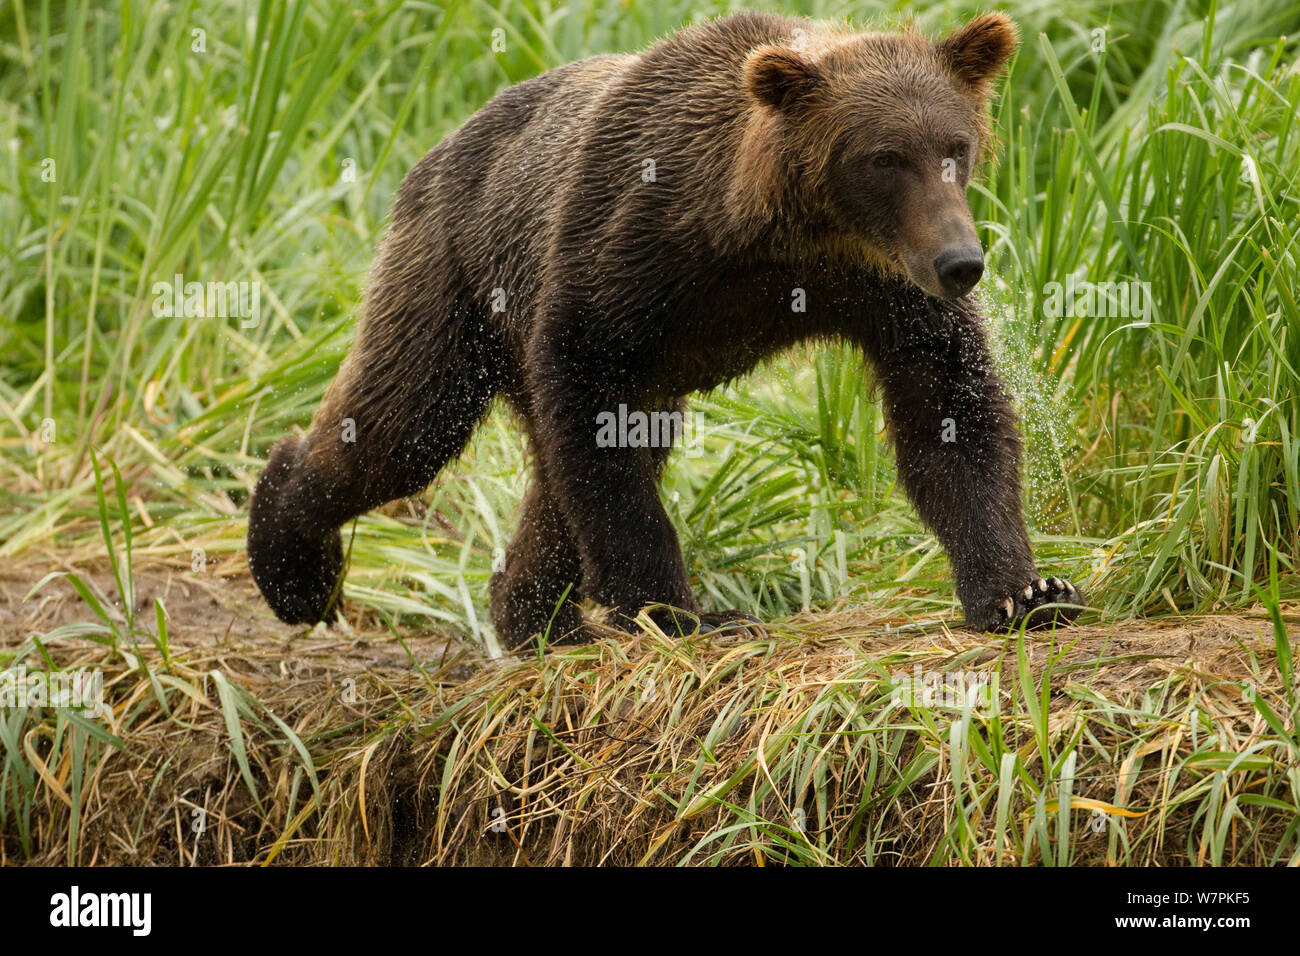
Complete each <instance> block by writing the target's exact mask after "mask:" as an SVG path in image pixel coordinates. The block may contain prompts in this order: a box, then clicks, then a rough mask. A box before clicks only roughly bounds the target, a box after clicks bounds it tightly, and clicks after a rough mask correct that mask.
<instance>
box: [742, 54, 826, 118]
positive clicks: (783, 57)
mask: <svg viewBox="0 0 1300 956" xmlns="http://www.w3.org/2000/svg"><path fill="white" fill-rule="evenodd" d="M821 83H822V73H821V70H820V69H818V67H817V64H815V63H813V62H812V61H811V60H807V59H805V58H804V57H803V56H801V55H800V54H799V53H797V52H795V51H794V50H791V49H789V48H788V47H782V46H761V47H759V48H758V49H757V50H755V51H754V52H753V53H751V54H750V55H749V58H748V59H747V60H745V88H746V89H747V90H749V93H750V95H751V96H753V97H754V98H755V99H756V100H758V101H759V102H760V103H766V104H767V105H768V106H772V107H775V108H776V109H778V110H788V109H790V108H791V107H793V106H795V105H796V104H798V103H801V102H803V101H804V100H806V99H807V98H808V97H809V96H810V95H812V93H813V92H815V91H816V89H817V88H818V87H819V86H821Z"/></svg>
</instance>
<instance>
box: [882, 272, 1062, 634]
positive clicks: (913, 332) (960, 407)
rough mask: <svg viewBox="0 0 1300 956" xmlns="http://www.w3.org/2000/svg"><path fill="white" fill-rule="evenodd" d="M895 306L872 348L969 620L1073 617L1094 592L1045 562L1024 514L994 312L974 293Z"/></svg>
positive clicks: (920, 499) (904, 473) (900, 449)
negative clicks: (989, 326) (1041, 567)
mask: <svg viewBox="0 0 1300 956" xmlns="http://www.w3.org/2000/svg"><path fill="white" fill-rule="evenodd" d="M892 311H893V314H892V315H890V316H888V318H887V319H886V320H885V322H884V323H882V325H881V326H880V327H878V328H877V329H874V330H873V331H872V334H870V335H869V336H868V337H867V341H865V342H864V345H865V346H866V349H867V352H868V355H869V357H870V358H871V359H872V360H873V364H874V365H875V368H876V371H877V377H878V378H879V380H880V383H881V386H882V391H883V400H884V408H885V415H886V419H887V420H888V422H889V426H890V431H891V433H892V434H893V437H894V443H895V446H896V450H897V458H898V474H899V478H900V480H901V482H902V484H903V487H904V488H905V489H906V491H907V493H908V495H909V497H910V498H911V499H912V501H913V503H914V504H915V505H916V509H917V511H918V512H919V514H920V516H921V518H922V520H923V521H925V523H926V524H927V525H929V526H930V527H931V528H932V529H934V531H935V533H936V534H937V535H938V537H939V540H940V542H941V543H942V544H943V546H944V549H945V550H946V551H947V552H948V557H949V560H950V561H951V563H952V566H953V572H954V576H955V578H956V586H957V596H958V597H959V598H960V599H961V602H962V607H963V608H964V609H965V612H966V622H967V624H968V626H970V627H973V628H978V629H980V630H994V629H999V628H1004V627H1018V626H1019V625H1020V624H1021V623H1022V622H1023V623H1026V624H1027V625H1028V626H1030V627H1034V626H1041V625H1044V624H1047V623H1050V622H1051V621H1053V620H1064V621H1068V620H1073V619H1074V618H1075V617H1076V616H1077V615H1078V614H1079V613H1080V611H1082V610H1083V605H1084V599H1083V595H1082V593H1081V592H1080V591H1079V589H1078V588H1076V587H1075V586H1074V585H1073V584H1071V583H1070V582H1069V581H1065V580H1063V579H1061V578H1059V577H1052V576H1050V575H1044V574H1041V573H1040V572H1039V571H1038V569H1037V568H1036V567H1035V565H1034V558H1033V553H1032V551H1031V550H1030V545H1029V535H1028V533H1027V531H1026V528H1025V522H1024V517H1023V513H1022V510H1021V498H1020V451H1021V442H1020V432H1019V430H1018V428H1017V427H1016V422H1017V418H1016V414H1015V411H1014V410H1013V408H1012V405H1011V401H1010V398H1009V396H1008V394H1007V390H1006V387H1005V385H1004V384H1003V383H1002V381H1001V379H1000V378H999V377H998V375H997V372H996V370H995V368H994V364H993V357H992V355H991V354H990V352H989V346H988V341H987V338H986V335H985V332H984V320H983V318H982V317H981V316H980V315H979V313H978V312H977V311H976V310H975V308H974V307H973V306H972V305H971V304H970V302H969V300H965V299H963V300H956V301H946V302H945V301H940V300H937V299H932V298H929V297H920V296H919V295H918V296H915V297H909V298H908V299H906V300H904V301H902V302H899V303H898V304H897V305H896V306H895V308H894V309H893V310H892ZM1045 605H1066V606H1064V607H1051V608H1048V607H1045Z"/></svg>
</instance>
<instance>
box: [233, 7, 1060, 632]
mask: <svg viewBox="0 0 1300 956" xmlns="http://www.w3.org/2000/svg"><path fill="white" fill-rule="evenodd" d="M1016 44H1017V36H1016V30H1015V27H1014V26H1013V25H1012V23H1011V22H1010V21H1009V20H1008V19H1007V18H1006V17H1003V16H1001V15H999V14H990V15H986V16H981V17H978V18H977V19H975V20H973V21H971V22H970V23H968V24H967V25H966V26H964V27H962V28H961V29H959V30H957V31H955V32H954V33H952V34H950V35H949V36H947V37H945V38H944V39H942V40H939V41H938V42H931V41H929V40H927V39H925V38H924V37H922V36H920V35H919V34H917V33H915V32H910V31H909V32H903V33H864V32H855V31H853V30H851V29H849V28H847V27H837V26H829V25H825V24H820V23H814V22H809V21H804V20H796V19H789V18H786V17H782V16H775V15H767V14H739V15H735V16H730V17H727V18H725V19H720V20H716V21H714V22H709V23H703V24H698V25H694V26H691V27H689V28H686V29H683V30H682V31H680V32H679V33H676V34H674V35H672V36H670V37H668V38H667V39H664V40H661V41H660V42H658V43H656V44H654V45H653V46H651V47H650V48H649V49H647V50H645V51H644V52H642V53H639V54H635V55H617V56H596V57H592V58H591V59H587V60H582V61H579V62H577V63H571V64H569V65H567V66H563V67H560V68H558V69H554V70H551V71H549V72H547V73H544V74H542V75H541V76H538V77H536V78H534V79H532V80H529V81H527V82H524V83H520V84H518V85H516V86H514V87H511V88H509V89H507V90H505V91H504V92H502V93H500V94H499V95H498V96H496V97H495V98H494V99H492V100H491V102H489V103H488V104H487V105H486V106H485V107H483V108H482V109H481V110H480V111H479V112H478V113H476V114H475V115H474V116H472V117H471V118H470V119H469V120H468V121H467V122H466V123H465V124H464V125H463V126H462V127H460V129H459V130H457V131H456V132H455V133H453V134H451V135H450V136H448V137H447V138H446V139H444V140H443V141H442V142H441V143H439V144H438V145H437V146H436V147H434V148H433V149H432V150H431V151H430V152H429V153H428V154H427V155H426V156H425V157H424V158H423V159H422V160H421V161H420V162H419V163H417V164H416V166H415V167H414V168H413V169H412V170H411V171H410V173H409V174H408V175H407V176H406V178H405V180H404V181H403V182H402V185H401V188H400V190H399V192H398V195H397V198H396V201H395V203H394V205H393V208H392V215H391V222H390V225H389V227H388V231H387V234H386V236H385V238H384V240H383V242H382V245H381V247H380V249H379V252H378V255H377V258H376V260H375V263H374V266H373V271H372V274H371V276H370V279H369V287H368V294H367V296H366V300H365V304H364V317H363V319H362V321H361V325H360V330H359V333H358V336H357V339H356V341H355V343H354V344H353V346H352V349H351V351H350V353H349V354H348V356H347V358H346V359H345V361H344V362H343V364H342V366H341V368H340V369H339V373H338V377H337V378H336V379H335V381H334V382H333V383H332V384H331V386H330V388H329V390H328V391H327V393H326V395H325V397H324V400H323V401H322V403H321V405H320V407H319V409H318V410H317V411H316V413H315V415H314V417H313V419H312V422H311V427H310V430H309V431H308V432H307V434H306V436H305V437H303V438H301V439H299V438H287V439H284V440H283V441H281V442H280V443H279V444H277V445H276V446H275V448H274V449H273V450H272V452H271V456H270V460H269V462H268V463H267V466H266V469H265V471H264V473H263V474H262V476H261V478H260V479H259V481H258V483H257V486H256V489H255V491H254V496H253V500H252V505H251V514H250V518H249V528H248V556H249V565H250V567H251V569H252V573H253V577H254V579H255V580H256V582H257V585H258V587H259V588H261V591H262V594H263V595H264V596H265V597H266V600H267V603H268V604H270V606H271V608H272V609H273V610H274V611H275V613H276V614H277V615H278V616H279V617H280V618H282V619H283V620H285V621H287V622H290V623H312V622H316V621H319V620H322V619H323V618H326V617H327V616H328V617H329V618H330V619H333V617H334V615H335V613H336V610H335V604H336V599H337V592H338V584H339V578H340V575H341V573H342V569H343V550H342V542H341V536H340V526H341V525H342V524H343V523H345V522H347V521H348V520H350V519H352V518H353V517H355V516H356V515H359V514H361V513H362V512H365V511H367V510H369V509H371V508H374V507H376V506H378V505H380V504H383V503H384V502H387V501H390V500H392V499H395V498H400V497H404V496H407V495H412V494H415V493H417V492H419V491H420V490H421V489H423V488H424V487H425V486H426V485H427V484H428V483H429V482H430V481H431V480H432V478H433V477H434V475H436V474H437V473H438V471H439V470H440V469H441V468H443V466H445V465H446V464H447V463H448V462H449V461H450V460H451V459H452V458H454V457H455V456H456V455H457V454H459V452H460V451H461V450H462V448H463V447H464V446H465V444H466V442H467V441H468V439H469V437H470V435H471V433H472V432H473V430H474V428H475V426H476V425H477V423H478V422H479V421H480V420H481V419H482V418H483V416H484V414H485V412H486V411H487V409H488V406H489V404H490V403H491V401H492V399H493V397H494V396H495V395H498V394H500V395H502V396H504V397H505V399H506V400H507V401H508V403H509V404H510V405H511V406H512V407H513V409H514V410H515V411H516V412H517V413H518V417H519V419H520V422H521V425H522V428H523V430H524V431H525V432H526V433H527V436H528V439H529V445H530V448H531V452H532V457H533V459H534V460H535V462H534V466H533V468H534V470H533V475H532V482H531V486H530V487H529V489H528V492H527V494H526V496H525V498H524V502H523V508H522V514H521V516H520V519H519V527H518V530H517V531H516V532H515V535H514V539H513V540H512V542H511V544H510V547H509V548H508V550H507V552H506V555H505V560H504V567H502V568H500V569H499V570H497V571H496V573H495V574H494V575H493V577H492V581H491V588H490V590H491V611H492V622H493V625H494V626H495V628H496V631H497V634H498V636H499V638H500V639H501V640H502V642H503V643H504V644H506V645H508V646H518V645H520V644H523V643H524V642H526V641H528V640H529V639H530V638H532V637H534V636H536V635H538V634H543V633H544V634H546V635H548V638H549V639H550V640H551V641H560V640H566V641H582V640H586V639H589V638H590V636H591V635H592V633H593V630H594V629H593V628H591V627H590V625H587V624H584V619H583V615H582V612H581V608H580V604H579V602H580V601H582V600H584V599H585V600H588V601H591V602H593V603H594V604H596V605H599V606H601V607H603V608H604V609H605V611H606V613H607V614H608V617H609V619H610V620H611V621H613V622H615V623H619V624H621V625H622V626H625V627H626V625H627V624H628V623H629V621H630V619H631V618H632V617H634V616H635V615H637V614H638V613H639V612H641V611H642V610H643V609H645V608H646V607H647V605H653V607H652V608H651V609H650V611H649V612H648V613H650V614H651V615H652V616H654V618H655V620H656V621H657V622H661V623H662V624H663V626H666V627H674V628H684V629H688V630H687V632H688V633H689V630H693V629H694V628H695V627H696V626H699V627H701V628H702V629H703V630H712V629H715V628H718V627H721V626H724V625H728V624H735V623H737V622H740V623H739V626H742V627H752V628H754V629H755V630H757V631H761V629H762V626H761V624H759V622H757V621H755V620H754V619H753V618H751V617H749V616H748V615H745V614H742V613H740V612H737V611H730V610H719V611H705V610H703V609H702V608H701V606H700V604H699V602H698V601H697V600H696V598H695V596H694V595H693V594H692V593H691V586H690V579H689V576H688V575H687V571H686V565H685V563H684V561H683V559H682V553H681V549H680V546H679V544H678V541H677V534H676V532H675V531H674V529H673V526H672V523H671V522H670V521H669V519H668V515H667V514H666V512H665V510H664V507H663V505H662V504H661V502H660V494H659V477H660V474H661V472H662V470H663V467H664V462H665V459H666V457H667V455H668V452H669V450H670V449H669V448H668V447H665V446H666V443H663V442H660V443H646V442H642V441H626V442H621V443H620V442H613V443H611V442H609V441H597V434H598V431H600V430H601V429H600V425H599V424H598V423H599V422H601V421H602V420H604V419H606V418H607V417H608V416H609V415H610V414H612V413H614V412H615V411H616V410H619V409H620V407H622V406H626V408H627V409H634V410H637V411H640V412H642V413H645V414H650V413H655V412H663V411H672V410H674V409H678V408H680V407H682V405H681V403H682V402H683V401H684V397H685V396H687V395H689V394H690V393H692V392H697V391H701V390H709V389H713V388H716V387H717V386H719V385H721V384H722V383H725V382H727V381H729V380H731V379H734V378H736V377H737V376H740V375H743V374H744V373H745V372H747V371H749V370H750V369H752V368H754V366H755V365H756V364H758V363H759V362H760V361H762V360H763V359H765V358H768V357H771V356H772V355H773V354H774V353H776V352H778V351H779V350H781V349H785V348H787V347H789V346H791V345H793V344H794V343H797V342H800V341H804V340H810V339H818V340H825V339H837V340H840V341H844V342H848V343H852V344H853V345H855V346H857V347H858V348H860V349H861V351H862V352H863V353H864V355H865V357H866V359H867V361H868V362H869V363H870V364H871V366H873V367H874V372H875V377H876V382H877V387H878V388H879V390H880V393H881V397H882V401H883V405H884V411H885V415H886V420H887V422H888V425H889V430H890V434H891V435H892V438H893V441H894V444H895V448H896V453H897V459H898V473H899V478H900V480H901V483H902V485H903V487H904V489H905V490H906V491H907V493H908V495H909V497H910V498H911V500H912V502H913V503H914V505H915V507H916V509H917V511H918V512H919V514H920V517H921V518H922V519H923V520H924V521H925V522H926V524H927V525H928V526H929V527H930V528H932V529H933V531H934V532H935V534H936V535H937V536H938V538H939V540H940V542H941V543H942V544H943V546H944V548H945V549H946V551H947V553H948V556H949V558H950V560H951V564H952V568H953V572H954V578H955V583H956V591H957V595H958V597H959V598H960V599H961V602H962V606H963V608H964V609H965V614H966V622H967V624H968V626H970V627H973V628H979V629H985V630H992V629H998V628H1003V627H1008V626H1019V625H1020V624H1025V625H1031V626H1037V625H1039V624H1042V623H1046V622H1048V621H1053V620H1070V619H1072V618H1073V617H1074V616H1075V615H1076V614H1077V613H1078V612H1079V610H1080V609H1081V608H1082V606H1083V598H1082V595H1081V593H1080V591H1079V590H1078V589H1076V588H1075V587H1074V586H1073V585H1071V584H1070V583H1069V582H1068V581H1064V580H1062V579H1060V578H1056V577H1051V576H1044V575H1043V574H1041V573H1040V572H1039V571H1038V569H1037V568H1036V567H1035V564H1034V559H1033V555H1032V553H1031V551H1030V545H1029V538H1028V535H1027V532H1026V529H1025V523H1024V518H1023V514H1022V510H1021V497H1020V451H1021V443H1020V435H1019V430H1018V427H1017V418H1016V415H1015V412H1014V411H1013V409H1012V406H1011V403H1010V400H1009V397H1008V393H1007V390H1006V388H1005V386H1004V385H1003V383H1002V382H1001V381H1000V380H999V378H998V375H997V373H996V371H995V369H994V362H993V360H992V358H991V355H990V349H989V344H988V341H987V336H986V331H985V328H984V326H985V320H984V319H983V317H982V316H981V314H980V311H979V308H978V306H977V304H976V302H975V301H974V300H973V299H972V298H971V296H970V293H971V290H972V289H973V288H974V286H975V285H976V283H977V282H978V281H979V279H980V276H981V274H982V273H983V270H984V257H983V251H982V249H981V247H980V243H979V240H978V237H977V235H976V231H975V225H974V221H973V218H972V216H971V212H970V209H969V206H968V205H967V202H966V188H967V185H968V184H969V182H970V179H971V176H972V175H973V173H974V172H975V170H976V168H977V164H978V163H979V161H980V158H981V156H982V155H984V154H985V153H986V151H987V150H988V148H989V144H990V132H989V122H988V112H989V109H988V107H989V99H990V96H991V94H992V88H991V87H992V83H993V81H994V80H995V79H996V78H997V77H998V76H999V75H1000V73H1001V72H1002V70H1003V68H1004V66H1005V64H1006V62H1007V60H1008V58H1009V57H1010V56H1011V54H1012V52H1013V51H1014V50H1015V47H1016ZM796 301H797V302H798V303H799V307H797V308H796V307H794V305H793V303H794V302H796ZM678 612H684V613H678Z"/></svg>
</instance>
